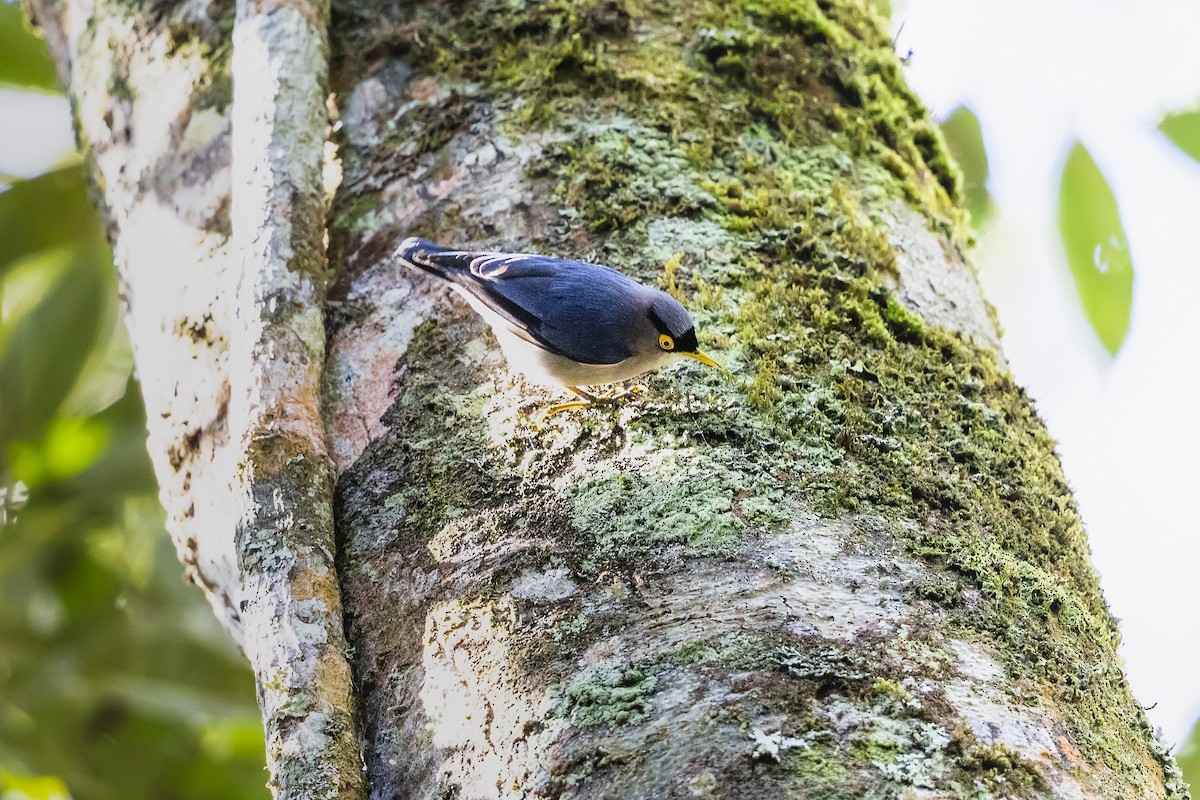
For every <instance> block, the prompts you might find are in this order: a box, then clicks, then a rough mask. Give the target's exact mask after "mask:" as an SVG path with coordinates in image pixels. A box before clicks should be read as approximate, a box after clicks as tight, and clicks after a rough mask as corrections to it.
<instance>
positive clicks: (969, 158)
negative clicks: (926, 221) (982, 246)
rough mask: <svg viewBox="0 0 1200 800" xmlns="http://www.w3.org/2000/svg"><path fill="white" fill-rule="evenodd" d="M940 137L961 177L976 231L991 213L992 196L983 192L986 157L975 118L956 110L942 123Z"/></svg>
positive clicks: (985, 182)
mask: <svg viewBox="0 0 1200 800" xmlns="http://www.w3.org/2000/svg"><path fill="white" fill-rule="evenodd" d="M942 135H943V136H945V137H946V146H947V147H949V148H950V154H951V155H953V156H954V161H955V162H956V163H957V164H958V169H959V171H960V172H961V173H962V179H963V192H964V194H965V195H966V201H967V210H968V211H970V212H971V224H972V225H974V226H975V227H976V228H979V227H981V226H982V225H983V223H984V222H985V221H986V220H987V218H988V217H989V216H991V212H992V196H991V195H990V194H988V190H987V179H988V157H987V150H986V149H985V148H984V146H983V129H982V128H981V127H980V125H979V117H977V116H975V112H974V111H972V110H971V109H969V108H967V107H966V106H959V107H958V108H956V109H954V112H953V113H951V114H950V116H949V117H947V118H946V120H945V122H943V123H942Z"/></svg>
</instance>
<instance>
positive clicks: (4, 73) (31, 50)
mask: <svg viewBox="0 0 1200 800" xmlns="http://www.w3.org/2000/svg"><path fill="white" fill-rule="evenodd" d="M0 44H2V46H0V84H10V85H12V86H16V87H18V88H22V89H44V90H47V91H53V92H57V91H61V89H60V87H59V85H58V74H57V73H56V72H55V71H54V62H53V61H52V60H51V59H50V54H49V53H48V52H46V43H45V42H43V41H42V39H41V37H40V36H38V35H37V34H36V33H34V32H33V30H32V29H31V28H30V26H29V24H28V23H27V22H26V20H25V4H24V3H10V2H2V1H0Z"/></svg>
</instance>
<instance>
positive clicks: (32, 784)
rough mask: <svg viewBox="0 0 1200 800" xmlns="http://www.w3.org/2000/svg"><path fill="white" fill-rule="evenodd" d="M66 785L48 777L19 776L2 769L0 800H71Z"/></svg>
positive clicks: (0, 775)
mask: <svg viewBox="0 0 1200 800" xmlns="http://www.w3.org/2000/svg"><path fill="white" fill-rule="evenodd" d="M70 796H71V795H70V794H69V793H68V792H67V787H66V785H65V784H64V783H63V782H62V781H61V780H59V779H58V778H55V777H52V776H48V775H37V776H31V775H17V774H16V773H14V772H9V771H8V770H3V769H0V800H69V798H70Z"/></svg>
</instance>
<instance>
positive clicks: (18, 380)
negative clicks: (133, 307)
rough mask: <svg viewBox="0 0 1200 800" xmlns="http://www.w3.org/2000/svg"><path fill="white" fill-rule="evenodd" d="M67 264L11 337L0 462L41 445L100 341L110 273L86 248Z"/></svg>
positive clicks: (71, 253)
mask: <svg viewBox="0 0 1200 800" xmlns="http://www.w3.org/2000/svg"><path fill="white" fill-rule="evenodd" d="M52 256H53V257H58V258H60V259H66V261H67V263H66V266H65V268H61V267H59V266H58V265H55V264H53V263H51V262H48V263H47V264H46V267H45V268H47V269H60V270H61V271H60V272H59V273H58V276H57V279H56V280H55V282H54V285H53V286H52V287H51V289H50V290H49V291H48V292H47V293H46V294H45V296H43V297H42V298H41V300H40V301H39V302H38V304H37V305H36V306H35V307H34V308H33V309H31V310H30V311H29V312H28V313H26V314H25V315H24V316H22V317H21V318H20V319H19V320H18V321H17V322H16V324H15V325H14V326H13V327H12V329H11V330H9V331H8V333H7V335H6V336H5V339H4V347H3V350H2V351H0V458H3V457H5V456H6V451H7V450H8V446H9V444H10V443H11V442H12V441H14V440H16V439H22V440H25V441H29V440H34V439H38V438H40V437H41V435H42V432H43V431H44V430H45V429H46V426H47V425H48V424H49V423H50V421H51V420H52V419H53V418H54V415H55V412H57V411H58V409H59V407H60V406H61V405H62V402H63V399H64V398H65V397H66V396H67V393H68V392H69V391H70V390H71V387H72V386H74V385H75V381H76V379H77V378H78V376H79V372H80V370H81V369H82V367H83V365H84V363H85V362H86V360H87V358H88V356H89V354H90V353H91V351H92V347H93V346H94V344H95V341H96V335H97V333H98V328H99V325H100V322H101V316H102V314H103V310H104V308H105V306H106V301H107V292H108V291H110V287H109V285H108V282H107V281H106V280H105V278H106V274H105V271H104V269H106V268H107V267H106V266H105V268H104V269H101V268H98V265H97V264H96V263H95V260H94V258H93V254H92V253H91V252H89V251H87V250H83V249H81V248H77V247H75V248H70V249H67V250H65V251H53V252H51V253H47V254H46V257H47V258H49V257H52Z"/></svg>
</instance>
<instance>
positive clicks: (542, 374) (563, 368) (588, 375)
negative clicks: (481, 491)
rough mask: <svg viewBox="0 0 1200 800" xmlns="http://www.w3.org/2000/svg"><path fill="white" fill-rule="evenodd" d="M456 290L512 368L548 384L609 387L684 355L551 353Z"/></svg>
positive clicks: (475, 299) (665, 364) (665, 353)
mask: <svg viewBox="0 0 1200 800" xmlns="http://www.w3.org/2000/svg"><path fill="white" fill-rule="evenodd" d="M471 271H472V272H474V271H475V264H472V265H471ZM454 290H455V291H456V292H458V293H459V294H460V295H461V296H462V297H463V299H465V300H466V301H467V302H468V303H470V304H471V308H473V309H475V311H476V312H478V313H479V316H481V317H483V319H484V321H485V322H487V324H488V325H490V326H491V328H492V331H493V332H494V333H495V334H496V340H497V341H498V342H499V343H500V349H501V350H503V351H504V358H505V359H506V360H507V361H508V366H509V368H510V369H511V370H512V371H514V372H519V373H521V374H522V375H524V376H525V377H526V378H528V379H529V380H531V381H533V382H534V383H540V384H542V385H544V386H605V385H607V384H610V383H620V382H621V381H627V380H629V379H630V378H636V377H637V376H638V375H641V374H643V373H646V372H651V371H653V370H656V369H661V368H662V367H665V366H667V365H669V364H673V363H675V362H676V361H679V360H681V359H682V358H683V356H681V355H680V354H678V353H671V352H667V351H666V350H659V351H652V352H649V353H638V354H636V355H634V356H631V357H630V358H627V359H625V360H624V361H618V362H616V363H615V364H585V363H582V362H579V361H573V360H571V359H570V358H567V357H566V356H560V355H558V354H556V353H551V352H550V351H549V350H547V349H545V348H544V347H541V346H540V345H538V344H535V343H534V342H531V341H529V340H528V339H526V338H525V337H523V336H520V335H518V333H516V332H515V331H514V328H513V323H512V322H510V321H509V320H508V319H507V318H505V317H504V316H502V315H500V314H497V313H496V312H495V311H493V310H492V309H491V308H489V307H488V306H487V305H485V304H484V303H481V302H480V301H479V300H478V298H476V297H473V296H472V295H471V293H470V292H468V291H466V290H465V289H462V288H461V287H458V286H455V287H454Z"/></svg>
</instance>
